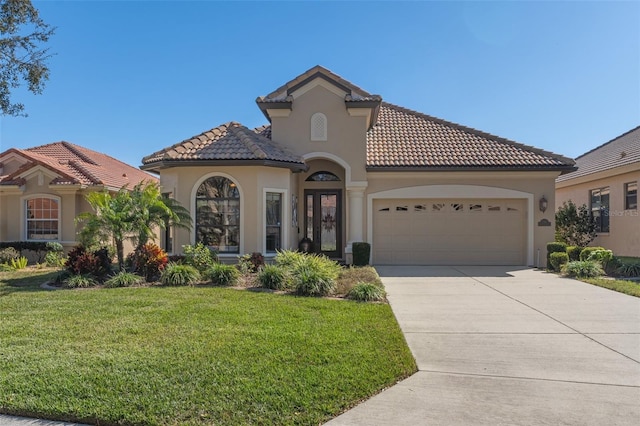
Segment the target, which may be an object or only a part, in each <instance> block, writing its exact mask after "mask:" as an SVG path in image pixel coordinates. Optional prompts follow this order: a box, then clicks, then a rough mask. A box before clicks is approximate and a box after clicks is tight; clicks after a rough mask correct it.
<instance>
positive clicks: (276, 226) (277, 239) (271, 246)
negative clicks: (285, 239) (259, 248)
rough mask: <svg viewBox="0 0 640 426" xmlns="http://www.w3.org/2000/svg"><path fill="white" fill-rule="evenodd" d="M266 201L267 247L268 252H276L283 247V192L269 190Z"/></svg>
mask: <svg viewBox="0 0 640 426" xmlns="http://www.w3.org/2000/svg"><path fill="white" fill-rule="evenodd" d="M265 201H266V206H265V211H266V217H265V224H266V229H265V238H266V244H265V247H266V250H267V253H275V252H276V251H278V250H280V249H282V194H281V193H279V192H267V195H266V200H265Z"/></svg>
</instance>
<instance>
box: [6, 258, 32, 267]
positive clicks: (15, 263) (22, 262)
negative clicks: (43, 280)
mask: <svg viewBox="0 0 640 426" xmlns="http://www.w3.org/2000/svg"><path fill="white" fill-rule="evenodd" d="M27 263H29V261H28V260H27V258H26V257H24V256H20V257H19V258H17V259H11V261H10V262H9V264H10V265H11V267H12V268H13V269H24V268H26V267H27Z"/></svg>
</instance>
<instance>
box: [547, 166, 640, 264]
mask: <svg viewBox="0 0 640 426" xmlns="http://www.w3.org/2000/svg"><path fill="white" fill-rule="evenodd" d="M634 168H635V169H636V170H630V168H628V167H627V168H625V169H614V170H609V171H607V172H603V173H598V174H593V175H588V176H584V177H582V178H578V179H572V180H570V181H566V182H559V183H558V184H557V185H556V192H555V195H556V205H557V206H561V205H562V203H563V202H565V201H569V200H571V201H573V202H574V203H575V204H576V205H577V206H581V205H583V204H585V205H586V206H587V207H589V205H590V191H591V190H593V189H598V188H603V187H607V186H608V187H609V190H610V194H609V202H610V217H609V220H610V222H609V224H610V232H609V233H603V234H599V235H598V237H597V238H596V239H595V240H594V241H593V242H592V243H591V245H597V246H602V247H606V248H608V249H610V250H613V252H614V253H615V254H617V255H619V256H640V214H639V213H638V210H637V209H636V210H625V209H624V201H625V197H624V184H625V183H630V182H636V183H638V184H639V185H640V164H638V165H635V167H634Z"/></svg>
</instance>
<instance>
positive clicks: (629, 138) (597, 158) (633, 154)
mask: <svg viewBox="0 0 640 426" xmlns="http://www.w3.org/2000/svg"><path fill="white" fill-rule="evenodd" d="M631 164H637V165H638V169H639V170H640V126H638V127H636V128H635V129H631V130H629V131H628V132H626V133H623V134H622V135H620V136H618V137H616V138H614V139H612V140H610V141H609V142H606V143H604V144H602V145H600V146H599V147H597V148H594V149H592V150H591V151H589V152H586V153H584V154H582V155H581V156H579V157H578V158H576V166H578V170H576V171H575V172H572V173H567V174H566V175H562V176H559V177H558V178H557V179H556V182H564V181H567V180H571V179H575V178H579V177H582V176H587V175H590V174H593V173H598V172H602V171H605V170H611V169H614V168H616V167H622V166H628V165H631Z"/></svg>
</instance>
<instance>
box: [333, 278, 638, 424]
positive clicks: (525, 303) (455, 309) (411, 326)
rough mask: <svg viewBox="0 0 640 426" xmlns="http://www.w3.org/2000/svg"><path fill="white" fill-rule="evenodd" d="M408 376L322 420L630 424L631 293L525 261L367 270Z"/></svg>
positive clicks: (634, 303) (634, 380) (634, 412)
mask: <svg viewBox="0 0 640 426" xmlns="http://www.w3.org/2000/svg"><path fill="white" fill-rule="evenodd" d="M377 270H378V272H379V273H380V275H381V277H382V280H383V282H384V284H385V286H386V289H387V292H388V297H389V301H390V303H391V307H392V308H393V311H394V313H395V315H396V318H397V319H398V322H399V324H400V327H401V328H402V331H403V332H404V335H405V337H406V339H407V343H408V344H409V347H410V348H411V351H412V352H413V355H414V357H415V358H416V361H417V364H418V368H419V372H418V373H416V374H414V375H413V376H411V377H409V378H408V379H406V380H404V381H402V382H400V383H398V384H397V385H395V386H393V387H391V388H389V389H387V390H385V391H383V392H382V393H380V394H378V395H377V396H375V397H373V398H371V399H370V400H368V401H366V402H364V403H362V404H360V405H359V406H357V407H355V408H354V409H352V410H350V411H348V412H346V413H345V414H343V415H341V416H339V417H337V418H336V419H334V420H332V421H331V422H329V423H328V424H329V425H332V426H336V425H421V424H429V425H431V424H433V425H438V424H442V425H598V426H600V425H637V424H640V299H639V298H634V297H631V296H627V295H624V294H620V293H616V292H613V291H610V290H606V289H603V288H600V287H595V286H592V285H589V284H585V283H582V282H579V281H575V280H571V279H565V278H559V277H557V276H556V275H553V274H548V273H545V272H542V271H536V270H533V269H525V268H517V267H516V268H513V267H512V268H509V267H471V266H469V267H406V266H404V267H388V266H385V267H377Z"/></svg>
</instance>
